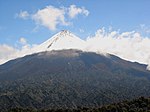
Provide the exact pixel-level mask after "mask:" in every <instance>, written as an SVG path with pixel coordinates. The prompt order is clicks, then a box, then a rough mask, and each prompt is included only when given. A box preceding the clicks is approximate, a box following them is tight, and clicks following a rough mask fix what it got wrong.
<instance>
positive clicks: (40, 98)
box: [0, 50, 150, 111]
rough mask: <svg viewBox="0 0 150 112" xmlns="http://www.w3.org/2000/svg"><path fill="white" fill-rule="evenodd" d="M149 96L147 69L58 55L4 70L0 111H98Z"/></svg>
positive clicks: (114, 59)
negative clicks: (65, 109)
mask: <svg viewBox="0 0 150 112" xmlns="http://www.w3.org/2000/svg"><path fill="white" fill-rule="evenodd" d="M149 95H150V72H149V71H147V70H146V65H141V64H138V63H131V62H128V61H125V60H122V59H120V58H118V57H116V56H113V55H110V56H107V57H106V56H103V55H98V54H96V53H87V52H81V51H77V50H65V51H52V52H43V53H37V54H33V55H29V56H25V57H24V58H20V59H16V60H13V61H10V62H8V63H6V64H4V65H1V66H0V111H2V110H4V111H5V110H8V109H10V108H33V109H38V110H39V109H50V108H57V109H58V108H77V107H89V108H93V107H98V106H101V105H106V104H111V103H115V102H120V101H123V100H129V99H133V98H137V97H139V96H144V97H148V96H149Z"/></svg>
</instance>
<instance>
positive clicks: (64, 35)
mask: <svg viewBox="0 0 150 112" xmlns="http://www.w3.org/2000/svg"><path fill="white" fill-rule="evenodd" d="M84 47H85V41H84V40H81V39H80V38H79V37H77V36H75V35H74V34H72V33H71V32H70V31H67V30H62V31H61V32H58V33H57V34H55V35H54V36H52V37H51V38H50V39H48V40H47V41H45V42H43V43H42V44H40V45H38V46H36V48H34V49H33V51H34V52H42V51H51V50H63V49H79V50H83V49H84Z"/></svg>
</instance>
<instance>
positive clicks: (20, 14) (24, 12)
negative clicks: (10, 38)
mask: <svg viewBox="0 0 150 112" xmlns="http://www.w3.org/2000/svg"><path fill="white" fill-rule="evenodd" d="M29 16H30V14H29V13H28V12H27V11H20V13H19V14H16V17H19V18H22V19H27V18H28V17H29Z"/></svg>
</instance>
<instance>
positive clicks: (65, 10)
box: [16, 5, 89, 31]
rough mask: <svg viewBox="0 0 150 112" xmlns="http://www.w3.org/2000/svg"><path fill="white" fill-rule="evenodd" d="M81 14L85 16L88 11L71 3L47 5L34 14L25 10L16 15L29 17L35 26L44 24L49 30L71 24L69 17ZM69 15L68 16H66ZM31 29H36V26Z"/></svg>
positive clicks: (24, 17)
mask: <svg viewBox="0 0 150 112" xmlns="http://www.w3.org/2000/svg"><path fill="white" fill-rule="evenodd" d="M79 14H82V15H85V16H88V15H89V11H88V10H87V9H85V8H84V7H81V8H80V7H77V6H76V5H71V6H70V7H54V6H52V5H49V6H47V7H45V8H43V9H39V10H38V11H37V12H36V13H34V14H29V13H28V12H27V11H21V12H20V13H19V14H16V17H19V18H22V19H27V18H30V19H32V20H33V21H35V23H36V24H37V26H40V25H41V26H44V27H46V28H48V29H49V30H53V31H54V30H56V29H57V27H58V26H68V25H70V24H71V22H70V21H68V20H69V18H72V19H73V18H74V17H76V16H77V15H79ZM68 15H69V16H68ZM37 26H36V28H35V29H33V31H34V30H35V31H36V30H37V28H38V27H37Z"/></svg>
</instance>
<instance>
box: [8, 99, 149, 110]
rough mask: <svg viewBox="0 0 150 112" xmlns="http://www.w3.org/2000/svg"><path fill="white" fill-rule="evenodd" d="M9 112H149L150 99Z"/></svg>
mask: <svg viewBox="0 0 150 112" xmlns="http://www.w3.org/2000/svg"><path fill="white" fill-rule="evenodd" d="M9 112H150V98H144V97H140V98H138V99H134V100H131V101H123V102H119V103H114V104H109V105H105V106H101V107H95V108H88V107H78V108H76V109H63V108H62V109H48V110H44V109H43V110H35V109H22V108H14V109H10V110H9Z"/></svg>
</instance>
